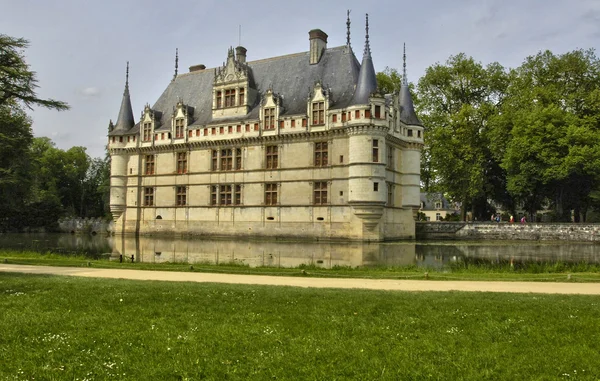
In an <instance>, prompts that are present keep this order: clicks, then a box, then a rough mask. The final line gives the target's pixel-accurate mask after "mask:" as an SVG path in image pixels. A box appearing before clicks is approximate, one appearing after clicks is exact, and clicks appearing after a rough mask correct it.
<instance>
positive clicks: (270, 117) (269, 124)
mask: <svg viewBox="0 0 600 381" xmlns="http://www.w3.org/2000/svg"><path fill="white" fill-rule="evenodd" d="M274 128H275V108H266V109H265V117H264V129H265V130H272V129H274Z"/></svg>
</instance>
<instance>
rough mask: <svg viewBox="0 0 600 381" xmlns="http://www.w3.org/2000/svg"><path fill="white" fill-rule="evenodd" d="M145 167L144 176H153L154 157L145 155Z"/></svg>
mask: <svg viewBox="0 0 600 381" xmlns="http://www.w3.org/2000/svg"><path fill="white" fill-rule="evenodd" d="M144 162H145V164H146V165H145V167H144V174H146V175H153V174H154V155H146V157H145V159H144Z"/></svg>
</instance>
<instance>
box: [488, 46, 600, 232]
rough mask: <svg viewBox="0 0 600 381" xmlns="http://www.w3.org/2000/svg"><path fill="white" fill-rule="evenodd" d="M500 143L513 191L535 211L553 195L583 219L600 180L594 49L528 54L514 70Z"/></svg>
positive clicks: (563, 212) (566, 215) (598, 71)
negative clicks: (561, 53)
mask: <svg viewBox="0 0 600 381" xmlns="http://www.w3.org/2000/svg"><path fill="white" fill-rule="evenodd" d="M494 137H495V139H494V145H495V147H497V150H498V152H499V153H500V156H501V157H502V167H503V168H504V169H505V170H506V172H507V180H508V181H507V189H508V191H509V192H510V193H511V194H512V195H513V196H514V197H515V198H517V199H519V200H520V201H521V202H522V203H523V204H524V206H525V207H526V208H527V210H528V211H529V212H530V214H531V215H534V214H535V211H536V210H537V209H539V208H540V207H541V206H542V205H544V204H545V203H546V200H549V202H550V204H551V205H552V206H553V207H554V208H555V214H556V216H557V218H558V219H559V220H560V221H570V219H571V210H574V211H575V218H576V220H580V219H583V218H584V217H581V216H585V212H586V210H587V209H588V207H589V206H590V205H591V204H592V203H593V202H594V199H593V198H592V197H591V194H592V192H593V191H594V190H598V189H599V185H600V61H599V60H598V58H597V57H596V56H595V54H594V52H593V50H587V51H584V50H575V51H573V52H569V53H566V54H563V55H558V56H557V55H554V54H553V53H552V52H550V51H545V52H540V53H538V54H537V55H535V56H531V57H528V58H527V59H526V60H525V62H524V63H523V64H522V65H521V66H520V67H519V68H517V69H515V70H513V71H512V72H511V83H510V86H509V87H508V89H507V96H506V98H505V100H504V103H503V105H502V115H501V116H500V117H498V118H497V120H496V121H495V133H494Z"/></svg>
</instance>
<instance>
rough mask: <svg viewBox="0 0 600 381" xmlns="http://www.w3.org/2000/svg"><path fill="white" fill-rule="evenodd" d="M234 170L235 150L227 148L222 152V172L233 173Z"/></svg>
mask: <svg viewBox="0 0 600 381" xmlns="http://www.w3.org/2000/svg"><path fill="white" fill-rule="evenodd" d="M232 169H233V150H232V149H231V148H225V149H222V150H221V171H231V170H232Z"/></svg>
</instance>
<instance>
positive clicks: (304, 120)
mask: <svg viewBox="0 0 600 381" xmlns="http://www.w3.org/2000/svg"><path fill="white" fill-rule="evenodd" d="M302 127H306V118H302Z"/></svg>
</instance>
